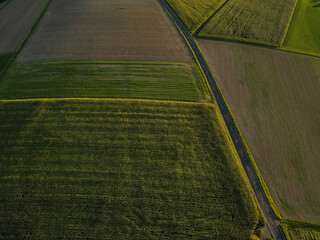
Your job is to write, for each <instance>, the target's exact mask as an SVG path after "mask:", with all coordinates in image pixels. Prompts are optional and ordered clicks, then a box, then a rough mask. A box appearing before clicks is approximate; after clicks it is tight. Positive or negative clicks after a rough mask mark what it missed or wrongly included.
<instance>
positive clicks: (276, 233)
mask: <svg viewBox="0 0 320 240" xmlns="http://www.w3.org/2000/svg"><path fill="white" fill-rule="evenodd" d="M159 2H160V4H161V5H162V6H163V8H164V9H165V10H166V11H167V13H168V14H169V15H170V16H171V18H172V19H173V20H174V21H175V23H176V25H177V27H178V28H179V29H180V31H181V33H182V34H183V35H184V38H185V39H186V41H187V42H188V44H189V46H190V48H191V50H192V51H193V53H194V55H195V57H196V58H197V60H198V62H199V64H200V67H201V68H202V70H203V73H204V74H205V76H206V78H207V80H208V83H209V85H210V88H211V91H212V93H213V94H214V97H215V99H216V101H217V103H218V106H219V108H220V111H221V113H222V116H223V119H224V121H225V123H226V125H227V128H228V131H229V133H230V136H231V138H232V141H233V144H234V146H235V148H236V150H237V152H238V155H239V157H240V160H241V163H242V165H243V168H244V170H245V172H246V174H247V176H248V179H249V182H250V184H251V186H252V189H253V192H254V194H255V195H256V198H257V200H258V203H259V205H260V208H261V210H262V212H263V215H264V217H265V219H266V222H267V227H268V228H269V230H270V232H271V234H272V235H273V238H274V239H276V240H285V239H286V237H285V235H284V233H283V231H282V229H281V228H280V225H279V224H280V222H279V221H278V220H277V219H276V217H275V215H274V213H273V211H272V209H271V206H270V204H269V202H268V200H267V197H266V195H265V193H264V191H263V189H262V187H261V184H260V182H259V180H258V177H257V175H256V173H255V171H254V169H253V166H252V163H251V161H250V159H249V156H248V154H247V151H246V149H245V147H244V145H243V142H242V140H241V138H240V135H239V133H238V131H237V128H236V126H235V124H234V122H233V120H232V118H231V115H230V112H229V110H228V108H227V105H226V103H225V101H224V99H223V97H222V94H221V92H220V90H219V88H218V86H217V84H216V81H215V79H214V77H213V75H212V73H211V71H210V70H209V66H208V65H207V63H206V61H205V59H204V57H203V55H202V54H201V52H200V49H199V47H198V45H197V44H196V43H195V41H194V39H193V37H192V36H191V34H190V33H189V31H188V30H187V28H186V27H185V26H184V25H183V23H182V21H181V20H180V19H179V18H178V17H177V15H176V14H175V12H174V11H173V10H172V8H171V7H170V6H169V5H168V4H167V2H166V1H165V0H159Z"/></svg>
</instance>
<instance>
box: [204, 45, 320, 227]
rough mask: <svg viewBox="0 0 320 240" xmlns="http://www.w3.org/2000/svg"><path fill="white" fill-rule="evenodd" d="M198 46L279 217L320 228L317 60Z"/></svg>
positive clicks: (248, 48) (249, 49)
mask: <svg viewBox="0 0 320 240" xmlns="http://www.w3.org/2000/svg"><path fill="white" fill-rule="evenodd" d="M199 44H200V47H201V49H202V50H203V53H204V55H205V57H206V58H207V60H208V61H209V63H210V65H211V68H212V70H213V73H214V74H215V76H216V78H217V81H218V83H219V85H220V87H221V89H222V91H223V93H224V94H225V97H226V100H227V102H228V103H229V105H230V108H231V111H232V112H233V114H234V117H235V119H236V121H237V123H238V124H239V126H240V129H241V131H242V132H243V134H244V137H245V139H246V141H247V143H248V145H249V147H250V150H251V151H252V154H253V156H254V158H255V161H256V162H257V165H258V167H259V169H260V171H261V173H262V176H263V178H264V179H265V181H266V183H267V186H268V187H269V189H270V191H271V194H272V197H273V199H274V200H275V202H276V204H277V206H278V207H279V209H280V212H281V214H282V215H283V216H284V217H288V218H290V219H297V220H305V221H310V222H315V223H320V188H319V185H320V165H319V156H320V148H319V146H320V138H319V134H320V128H319V120H320V111H319V109H320V70H319V69H320V59H318V58H313V57H308V56H303V55H300V54H294V53H287V52H283V51H277V50H272V49H264V48H258V47H251V46H245V45H241V44H233V43H226V42H219V41H207V40H200V41H199Z"/></svg>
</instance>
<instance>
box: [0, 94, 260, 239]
mask: <svg viewBox="0 0 320 240" xmlns="http://www.w3.org/2000/svg"><path fill="white" fill-rule="evenodd" d="M12 119H15V121H12ZM0 122H1V124H0V128H1V129H0V147H1V149H3V151H2V152H1V158H2V159H4V160H5V161H1V162H0V165H1V168H0V189H1V192H2V193H3V194H1V195H0V202H1V204H0V210H1V211H0V226H5V227H0V233H1V234H2V236H5V237H7V238H13V237H14V238H26V237H31V236H32V238H41V239H47V238H49V237H50V238H69V239H75V238H80V239H86V238H95V239H100V238H107V239H125V238H128V237H129V238H130V239H163V238H172V239H173V238H174V239H195V238H197V239H199V238H214V239H243V240H245V239H248V238H249V237H250V235H251V234H252V232H253V229H255V226H256V224H257V222H258V213H257V211H256V206H255V202H254V196H253V193H252V190H251V189H250V187H249V183H248V181H247V179H246V178H245V173H244V171H243V169H242V168H241V165H240V161H239V159H238V157H237V154H236V152H235V149H234V147H233V145H232V143H231V139H230V137H229V135H228V132H227V130H226V127H225V125H224V123H223V120H222V117H221V116H220V114H219V111H218V109H217V108H216V107H215V106H214V105H213V104H200V103H177V102H163V101H136V100H120V101H119V100H94V101H92V100H87V99H72V100H70V99H68V100H53V99H50V100H48V101H46V100H31V101H27V100H22V101H17V100H12V101H8V100H5V101H0ZM4 129H5V131H4Z"/></svg>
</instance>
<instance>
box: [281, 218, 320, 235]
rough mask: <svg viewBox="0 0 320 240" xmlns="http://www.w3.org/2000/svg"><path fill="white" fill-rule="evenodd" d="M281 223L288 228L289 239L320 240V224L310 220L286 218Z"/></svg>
mask: <svg viewBox="0 0 320 240" xmlns="http://www.w3.org/2000/svg"><path fill="white" fill-rule="evenodd" d="M281 225H282V226H283V227H284V228H285V230H286V236H287V239H288V240H319V239H320V225H319V224H314V223H308V222H301V221H295V220H288V219H284V220H281Z"/></svg>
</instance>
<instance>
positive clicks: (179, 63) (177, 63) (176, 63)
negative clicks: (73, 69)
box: [19, 60, 189, 66]
mask: <svg viewBox="0 0 320 240" xmlns="http://www.w3.org/2000/svg"><path fill="white" fill-rule="evenodd" d="M124 63H127V64H137V65H138V64H143V65H179V66H189V63H186V62H162V61H134V60H116V61H114V60H110V61H108V60H103V61H95V60H93V61H83V60H79V61H77V60H72V61H61V62H59V61H58V62H26V63H24V62H22V63H19V64H39V65H58V64H115V65H118V64H119V65H120V64H124Z"/></svg>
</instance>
